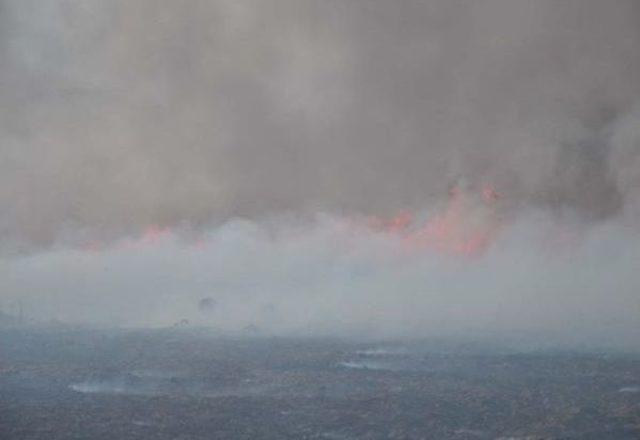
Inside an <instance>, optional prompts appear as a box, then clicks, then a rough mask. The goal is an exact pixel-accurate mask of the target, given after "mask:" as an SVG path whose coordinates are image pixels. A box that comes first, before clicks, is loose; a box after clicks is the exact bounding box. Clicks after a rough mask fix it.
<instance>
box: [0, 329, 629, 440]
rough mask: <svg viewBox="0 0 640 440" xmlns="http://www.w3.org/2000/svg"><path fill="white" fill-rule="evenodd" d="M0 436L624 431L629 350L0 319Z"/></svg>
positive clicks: (482, 435)
mask: <svg viewBox="0 0 640 440" xmlns="http://www.w3.org/2000/svg"><path fill="white" fill-rule="evenodd" d="M0 438H1V439H3V440H4V439H8V440H9V439H43V440H45V439H46V440H56V439H109V440H111V439H154V440H156V439H157V440H163V439H181V440H187V439H494V438H505V439H506V438H515V439H517V438H520V439H538V438H541V439H542V438H544V439H547V438H548V439H572V438H575V439H638V438H640V357H638V356H636V355H629V354H621V353H618V354H612V353H608V354H605V353H595V352H580V353H577V352H567V351H557V350H556V351H551V350H548V349H546V350H527V351H523V350H514V349H511V350H506V349H496V348H495V347H494V348H488V347H486V346H481V345H478V344H475V345H474V344H460V343H454V342H452V341H449V342H443V341H440V342H435V341H420V342H412V343H389V342H387V343H379V344H375V343H356V342H346V341H338V340H327V339H278V338H266V337H256V336H251V337H230V336H221V335H215V334H213V333H211V332H208V331H205V330H186V329H180V330H176V329H171V330H145V331H124V330H117V331H115V330H114V331H106V330H100V331H98V330H81V329H63V328H58V329H5V330H0Z"/></svg>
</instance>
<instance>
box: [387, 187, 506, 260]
mask: <svg viewBox="0 0 640 440" xmlns="http://www.w3.org/2000/svg"><path fill="white" fill-rule="evenodd" d="M499 198H500V196H499V194H498V192H497V191H496V190H495V189H494V188H493V187H492V186H490V185H484V186H483V187H482V188H481V189H480V190H479V191H478V190H476V189H474V188H470V187H465V186H464V185H462V184H458V185H455V186H454V187H453V188H452V189H451V190H450V192H449V200H448V203H447V205H446V206H445V208H444V209H443V210H442V211H441V212H440V213H438V214H436V215H435V216H433V217H432V218H430V219H428V221H426V223H424V224H422V225H415V224H414V223H415V221H414V216H413V215H412V214H411V213H409V212H406V211H403V212H401V213H400V214H398V215H397V216H395V217H393V218H391V219H390V220H386V221H384V220H378V221H377V222H374V227H375V229H377V230H380V231H384V232H386V233H390V234H393V235H399V236H401V238H402V239H403V242H404V243H405V244H406V245H407V246H408V247H410V248H418V249H434V250H436V251H438V252H442V253H447V254H454V255H463V256H470V257H471V256H476V255H479V254H482V253H484V252H485V251H486V250H487V249H488V248H489V246H490V245H491V243H492V241H493V240H494V238H495V237H496V235H497V234H498V232H499V230H500V229H501V226H502V222H501V221H500V219H499V217H498V209H497V202H498V200H499Z"/></svg>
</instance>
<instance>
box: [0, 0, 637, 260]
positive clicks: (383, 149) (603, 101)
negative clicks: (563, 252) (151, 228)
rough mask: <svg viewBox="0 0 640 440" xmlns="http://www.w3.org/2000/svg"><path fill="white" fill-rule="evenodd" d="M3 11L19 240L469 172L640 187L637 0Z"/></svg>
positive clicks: (27, 5) (44, 5) (526, 192)
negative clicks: (637, 110)
mask: <svg viewBox="0 0 640 440" xmlns="http://www.w3.org/2000/svg"><path fill="white" fill-rule="evenodd" d="M0 17H1V18H0V19H1V20H2V23H1V25H0V28H1V29H2V31H1V32H2V34H1V40H0V44H1V46H0V56H1V57H2V70H1V71H0V99H1V100H2V104H3V105H2V118H1V121H2V122H1V126H0V130H1V139H2V145H1V146H0V155H1V160H0V167H1V168H0V188H1V189H0V206H2V213H1V216H0V237H1V239H2V242H3V244H4V245H5V246H4V247H7V246H8V245H9V244H12V245H13V246H23V247H24V246H40V245H49V244H51V243H52V242H54V241H55V240H56V237H60V236H62V235H64V234H68V233H69V232H70V231H71V232H73V231H76V232H77V231H79V230H82V231H84V232H85V233H91V234H103V235H104V236H105V237H117V236H119V235H122V234H127V233H135V232H136V231H139V230H141V229H144V228H145V227H147V226H148V225H151V224H156V225H161V226H171V225H177V224H181V223H186V224H190V225H192V226H196V227H198V226H201V225H207V224H218V223H220V222H224V221H225V220H227V219H229V218H230V217H234V216H249V217H255V216H260V215H263V214H270V213H274V212H278V211H281V210H306V211H311V212H313V211H316V210H329V211H332V210H341V211H350V212H353V211H357V212H367V213H383V214H384V213H389V212H393V211H394V210H397V209H407V208H423V207H425V206H428V205H429V204H430V203H432V202H433V201H434V200H435V199H437V198H438V197H440V196H441V195H442V194H443V193H445V192H446V188H447V187H448V186H449V185H450V184H451V182H452V180H454V179H455V178H457V177H458V176H460V175H463V176H465V177H466V178H467V179H473V180H480V181H490V182H492V184H494V185H498V186H499V187H500V190H501V191H502V192H504V193H505V194H506V195H507V196H508V197H510V198H512V199H513V201H514V202H513V203H514V204H524V205H529V204H539V205H544V206H547V207H551V208H553V209H564V208H565V207H566V208H569V209H571V210H576V211H578V213H579V214H580V215H582V216H585V217H587V218H590V219H594V220H600V219H604V218H608V217H610V216H612V215H615V214H617V213H620V212H621V211H623V210H624V209H626V208H627V207H628V206H629V204H630V203H634V204H637V199H638V196H637V194H638V193H639V192H640V191H639V190H638V180H639V179H640V177H639V173H640V171H638V170H639V168H640V166H639V165H638V161H639V159H638V155H639V153H638V151H639V148H638V134H637V129H635V128H634V127H636V126H637V121H638V114H637V113H634V105H636V104H637V100H638V97H639V96H640V81H639V80H638V78H640V51H639V50H638V47H640V26H639V21H640V5H639V4H638V2H637V1H634V0H613V1H606V2H604V1H601V0H574V1H571V0H569V1H562V2H558V1H553V0H552V1H545V0H541V1H535V2H532V1H526V0H525V1H518V0H516V1H514V0H481V1H476V0H467V1H449V0H441V1H418V0H415V1H414V0H402V1H394V2H389V1H383V0H366V1H365V0H362V1H349V2H344V1H300V0H277V1H276V0H268V1H263V0H188V1H181V2H175V1H172V0H163V1H157V0H142V1H136V2H130V1H125V0H122V1H120V0H118V1H110V2H98V1H88V2H87V1H78V0H4V1H3V2H2V5H1V15H0ZM634 130H636V131H635V132H634ZM634 199H635V200H634Z"/></svg>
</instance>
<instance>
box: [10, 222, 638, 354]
mask: <svg viewBox="0 0 640 440" xmlns="http://www.w3.org/2000/svg"><path fill="white" fill-rule="evenodd" d="M574 227H575V221H573V220H571V221H568V222H566V223H565V222H563V223H559V222H558V221H557V220H555V219H553V218H551V217H549V216H547V215H545V214H543V213H541V212H538V213H530V214H529V215H527V216H526V217H523V219H521V220H519V221H518V222H516V223H515V224H512V226H511V227H510V228H509V229H508V230H507V231H505V233H504V234H502V235H501V236H500V237H499V238H498V239H496V240H495V241H494V242H493V243H492V245H491V247H490V248H489V249H487V251H486V252H485V253H484V254H482V255H459V254H456V253H443V252H442V251H441V249H439V248H437V247H433V246H430V245H427V246H417V247H416V246H412V245H411V244H413V243H410V242H409V243H408V242H407V241H406V240H405V239H406V238H407V237H411V235H402V234H398V233H397V232H395V231H388V230H379V229H377V228H375V227H372V226H370V224H369V223H368V222H367V221H366V219H349V220H347V219H344V218H335V217H328V216H319V217H318V218H316V219H314V220H313V221H309V222H307V221H305V222H299V221H296V220H294V219H291V218H289V219H282V218H280V219H278V220H277V221H273V222H270V223H265V224H256V223H252V222H247V221H239V220H238V221H232V222H229V223H227V224H225V225H224V226H222V227H220V228H218V229H215V230H213V231H211V232H209V233H207V234H205V235H203V236H201V237H198V238H197V239H196V240H184V239H181V238H180V236H179V235H178V234H174V233H171V232H168V231H166V232H163V233H161V234H156V235H146V236H144V237H142V238H140V239H138V240H125V241H121V242H119V243H118V244H117V245H115V246H113V247H110V248H107V249H103V250H97V251H96V250H94V251H92V252H88V251H84V250H69V249H59V250H56V251H51V252H48V253H46V254H42V255H38V256H34V255H32V256H28V257H24V258H22V259H16V260H14V261H12V262H11V263H10V264H9V265H8V266H7V267H5V269H7V270H6V273H5V276H3V277H2V285H1V286H0V287H1V288H2V289H3V291H7V292H19V295H20V298H22V301H24V306H25V310H26V311H27V313H28V315H29V316H30V317H31V318H32V319H37V320H46V319H51V318H54V319H58V320H61V321H65V322H85V323H94V324H95V323H98V324H102V325H112V324H114V323H115V324H117V325H124V326H141V325H142V326H164V327H169V326H172V325H176V324H177V323H181V322H182V323H183V324H186V323H188V324H189V325H198V326H200V325H204V326H208V327H213V328H217V329H219V330H223V331H230V332H235V333H237V332H242V331H243V329H251V330H252V331H258V332H260V333H261V334H274V335H333V336H357V337H368V338H389V337H424V336H429V337H451V336H460V337H468V336H469V335H473V336H474V337H478V336H482V337H495V336H496V335H501V336H502V337H504V336H508V335H511V336H514V337H520V336H527V337H529V336H532V335H533V336H538V337H539V336H543V337H544V338H550V340H553V341H556V342H558V343H559V342H563V343H573V344H575V343H576V342H579V343H581V344H587V343H589V344H600V345H601V346H607V347H618V348H620V347H624V348H632V349H638V348H640V347H638V345H637V341H638V340H639V339H638V336H640V327H639V326H638V320H637V316H638V313H639V312H640V299H639V298H638V295H637V292H638V288H639V287H640V281H639V280H638V277H637V265H638V262H639V261H640V250H639V249H640V246H638V244H639V240H638V239H637V238H636V239H635V240H634V241H631V242H630V241H629V238H628V234H627V233H626V231H625V230H624V229H623V228H621V227H620V226H613V225H608V226H600V227H597V228H595V229H590V230H589V232H588V233H585V232H584V231H581V230H575V229H568V228H574ZM203 298H209V299H210V300H208V302H210V303H211V304H212V305H211V307H209V308H207V309H203V308H202V307H200V306H199V303H201V302H202V299H203Z"/></svg>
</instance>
